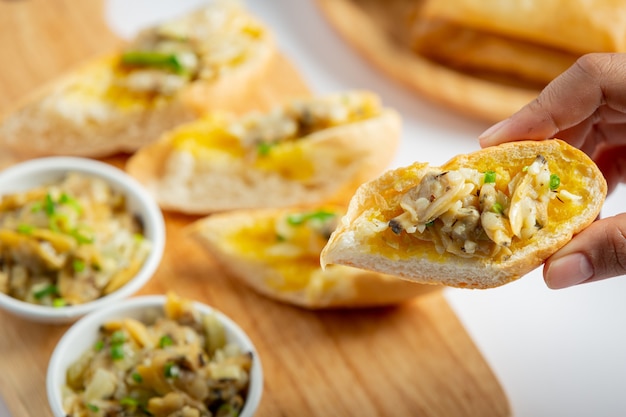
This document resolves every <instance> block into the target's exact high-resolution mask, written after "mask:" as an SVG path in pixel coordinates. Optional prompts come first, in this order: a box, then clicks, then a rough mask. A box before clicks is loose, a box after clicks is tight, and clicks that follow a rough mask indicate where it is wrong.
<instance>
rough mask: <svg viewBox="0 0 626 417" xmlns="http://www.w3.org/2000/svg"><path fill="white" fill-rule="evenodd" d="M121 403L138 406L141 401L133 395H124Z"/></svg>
mask: <svg viewBox="0 0 626 417" xmlns="http://www.w3.org/2000/svg"><path fill="white" fill-rule="evenodd" d="M120 405H124V406H130V407H136V406H138V405H139V401H137V400H136V399H134V398H133V397H124V398H122V399H121V400H120Z"/></svg>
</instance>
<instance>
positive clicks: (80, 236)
mask: <svg viewBox="0 0 626 417" xmlns="http://www.w3.org/2000/svg"><path fill="white" fill-rule="evenodd" d="M70 235H71V236H72V237H73V238H74V239H76V241H77V242H78V243H79V244H89V243H93V241H94V238H93V237H91V236H88V235H87V234H85V231H84V230H82V231H81V230H78V229H73V230H72V231H71V232H70Z"/></svg>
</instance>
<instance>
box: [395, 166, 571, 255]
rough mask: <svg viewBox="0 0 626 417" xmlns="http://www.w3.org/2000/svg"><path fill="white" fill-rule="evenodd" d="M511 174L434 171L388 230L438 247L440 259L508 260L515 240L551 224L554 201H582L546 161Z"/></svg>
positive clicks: (407, 199)
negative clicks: (445, 256)
mask: <svg viewBox="0 0 626 417" xmlns="http://www.w3.org/2000/svg"><path fill="white" fill-rule="evenodd" d="M511 174H512V173H510V172H508V171H506V170H502V169H499V170H498V171H487V172H480V171H478V170H476V169H471V168H460V169H458V170H450V171H441V170H435V169H433V170H432V171H430V172H428V173H427V174H426V175H424V177H423V178H422V180H421V182H420V183H419V184H418V185H417V186H415V187H413V188H411V189H409V190H408V191H407V192H406V193H405V194H404V195H403V196H402V198H401V201H400V206H401V208H402V210H403V212H402V214H400V215H398V216H396V217H395V218H393V219H392V220H390V221H389V223H388V227H389V228H390V229H391V230H392V231H393V232H394V233H395V234H401V233H403V232H405V233H408V234H409V235H410V236H412V237H415V238H418V239H421V240H426V241H431V242H433V243H434V245H435V248H436V249H437V252H439V253H444V252H450V253H454V254H456V255H459V256H463V257H480V256H493V255H495V254H497V253H501V254H502V255H504V256H507V255H508V254H510V253H511V250H510V246H511V244H512V243H513V242H514V241H515V240H528V239H531V238H533V236H534V235H535V234H536V233H537V231H539V230H540V229H541V228H543V227H544V226H545V225H546V224H547V223H548V221H549V219H548V206H549V204H550V203H551V201H552V200H553V199H557V200H558V201H559V202H560V203H562V204H566V203H575V204H579V203H580V201H581V200H582V198H581V197H580V196H576V195H573V194H572V193H569V192H568V191H567V190H564V189H562V187H561V186H560V185H561V184H560V182H561V181H560V178H559V176H558V175H556V174H554V173H551V172H550V169H549V167H548V161H547V160H546V158H545V157H543V156H542V155H537V157H536V158H535V159H534V161H533V162H532V163H531V164H530V165H528V166H526V167H524V168H523V169H522V170H520V171H519V172H517V173H514V174H513V175H511ZM499 176H500V177H502V178H498V177H499Z"/></svg>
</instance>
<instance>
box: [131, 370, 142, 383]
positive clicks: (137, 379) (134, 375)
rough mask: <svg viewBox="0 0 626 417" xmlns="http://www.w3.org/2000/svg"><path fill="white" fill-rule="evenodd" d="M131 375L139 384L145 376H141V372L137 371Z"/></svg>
mask: <svg viewBox="0 0 626 417" xmlns="http://www.w3.org/2000/svg"><path fill="white" fill-rule="evenodd" d="M131 377H132V378H133V381H135V382H136V383H138V384H141V383H142V382H143V377H142V376H141V374H139V373H137V372H133V374H132V375H131Z"/></svg>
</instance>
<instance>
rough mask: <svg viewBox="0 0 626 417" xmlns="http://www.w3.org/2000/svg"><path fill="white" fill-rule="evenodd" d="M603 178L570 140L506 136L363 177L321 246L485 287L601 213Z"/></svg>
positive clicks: (368, 265) (441, 280)
mask: <svg viewBox="0 0 626 417" xmlns="http://www.w3.org/2000/svg"><path fill="white" fill-rule="evenodd" d="M606 192H607V185H606V181H605V179H604V177H603V176H602V173H601V172H600V170H599V169H598V168H597V166H596V165H595V164H594V163H593V161H591V159H589V158H588V157H587V156H586V155H585V154H584V153H583V152H582V151H580V150H578V149H576V148H574V147H572V146H570V145H568V144H567V143H565V142H563V141H561V140H558V139H551V140H545V141H521V142H512V143H507V144H503V145H499V146H496V147H490V148H485V149H482V150H479V151H476V152H474V153H470V154H466V155H458V156H456V157H454V158H452V159H451V160H450V161H448V162H447V163H445V164H444V165H442V166H441V167H431V166H429V165H428V164H427V163H415V164H413V165H411V166H407V167H403V168H398V169H395V170H391V171H388V172H386V173H385V174H383V175H382V176H380V177H379V178H377V179H375V180H373V181H371V182H368V183H366V184H363V185H362V186H361V187H360V188H359V189H358V191H357V192H356V194H355V195H354V197H353V198H352V201H351V202H350V205H349V208H348V212H347V214H346V216H345V217H344V218H343V220H342V222H341V224H340V225H339V227H338V228H337V229H336V231H335V232H334V233H333V235H332V236H331V238H330V240H329V242H328V244H327V246H326V247H325V248H324V250H323V251H322V254H321V259H322V264H323V265H329V264H342V265H349V266H354V267H359V268H364V269H368V270H372V271H378V272H383V273H387V274H392V275H396V276H400V277H403V278H405V279H408V280H411V281H415V282H420V283H438V284H444V285H448V286H454V287H463V288H491V287H497V286H499V285H502V284H506V283H508V282H511V281H513V280H515V279H518V278H520V277H521V276H523V275H524V274H526V273H528V272H530V271H532V270H533V269H535V268H536V267H537V266H539V265H540V264H541V263H542V262H543V261H544V260H545V259H546V258H547V257H549V256H550V255H551V254H553V253H554V252H555V251H557V250H558V249H559V248H561V247H562V246H563V245H564V244H565V243H567V242H568V241H569V240H570V239H571V238H572V236H573V235H574V234H576V233H578V232H580V231H581V230H582V229H584V228H585V227H587V226H588V225H589V224H590V223H591V222H593V221H594V219H595V218H596V217H597V216H598V214H599V212H600V209H601V207H602V204H603V202H604V199H605V197H606Z"/></svg>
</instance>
